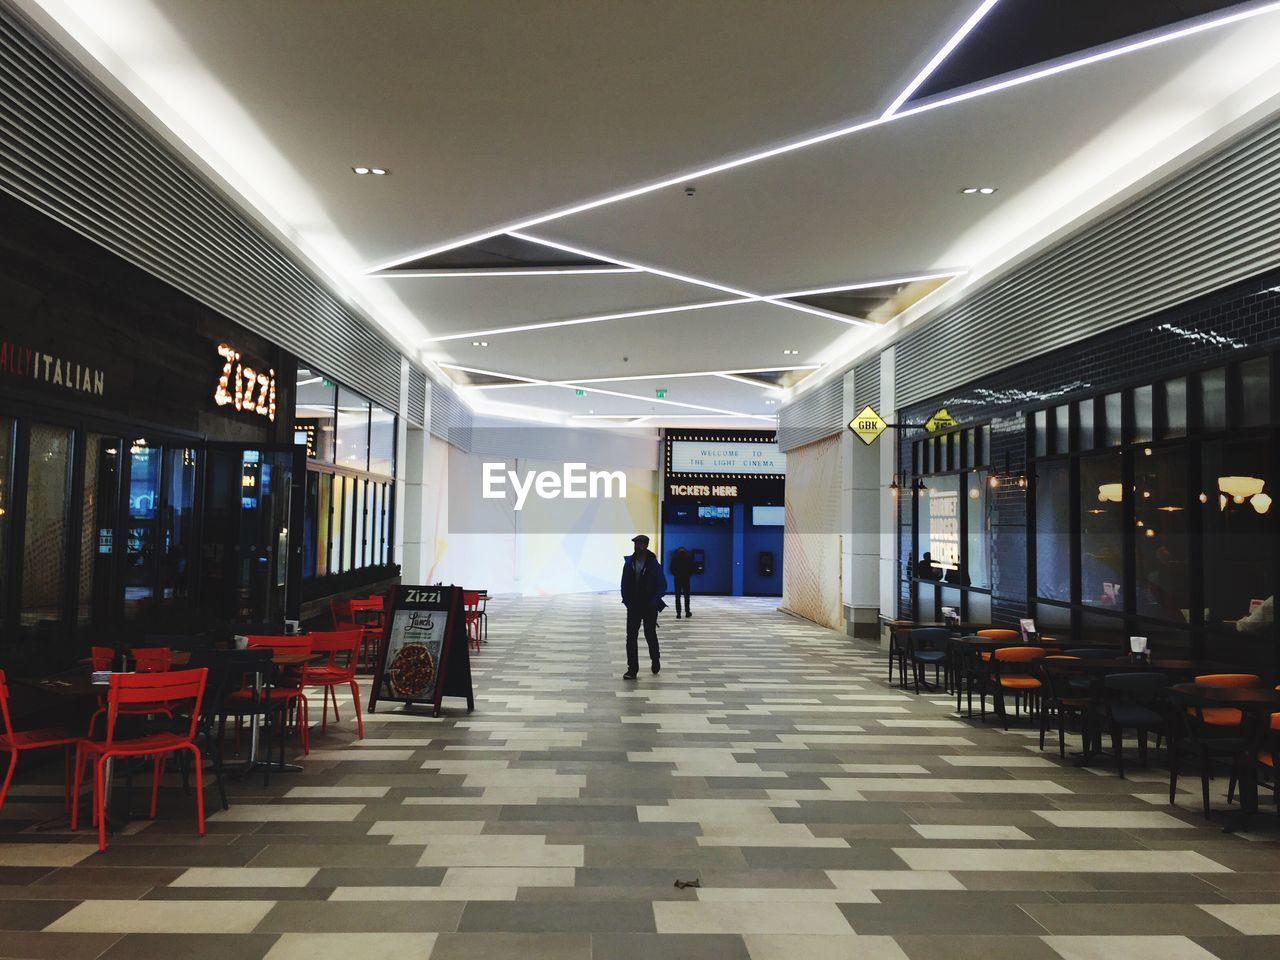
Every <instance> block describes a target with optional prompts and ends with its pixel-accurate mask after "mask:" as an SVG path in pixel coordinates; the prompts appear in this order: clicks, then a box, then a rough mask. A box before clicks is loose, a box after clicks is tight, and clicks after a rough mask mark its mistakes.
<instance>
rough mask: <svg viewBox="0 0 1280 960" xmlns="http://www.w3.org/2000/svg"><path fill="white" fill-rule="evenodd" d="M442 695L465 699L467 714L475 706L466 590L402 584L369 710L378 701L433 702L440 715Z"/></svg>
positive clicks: (390, 616)
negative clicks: (465, 604) (465, 602)
mask: <svg viewBox="0 0 1280 960" xmlns="http://www.w3.org/2000/svg"><path fill="white" fill-rule="evenodd" d="M444 697H465V698H466V701H467V712H468V713H470V712H471V711H472V710H474V709H475V692H474V690H473V689H472V686H471V650H470V648H469V647H468V646H467V629H466V612H465V610H464V609H463V605H462V588H461V587H454V586H449V587H445V586H431V587H427V586H407V585H405V584H400V585H399V586H397V587H396V588H395V592H394V593H393V594H392V598H391V609H390V610H389V611H388V614H387V618H386V627H385V631H384V633H383V635H382V639H381V641H380V642H379V644H378V657H377V665H376V669H375V671H374V677H373V686H372V688H371V689H370V691H369V712H370V713H374V712H376V710H377V704H378V702H379V701H386V702H390V703H403V704H407V705H409V706H415V705H425V704H430V705H431V715H432V716H433V717H438V716H440V702H441V700H442V699H443V698H444Z"/></svg>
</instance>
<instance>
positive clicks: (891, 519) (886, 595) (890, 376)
mask: <svg viewBox="0 0 1280 960" xmlns="http://www.w3.org/2000/svg"><path fill="white" fill-rule="evenodd" d="M894 362H895V357H894V348H893V347H889V348H888V349H887V350H885V351H884V352H883V353H881V354H880V407H879V410H880V415H881V416H882V417H884V418H885V419H886V420H888V421H889V422H890V423H892V422H895V421H896V420H897V413H896V408H897V404H898V400H897V395H896V391H895V388H894V382H895V381H894V370H895V366H894ZM897 433H898V431H896V430H886V431H885V432H884V435H883V436H882V437H881V438H880V440H879V442H878V444H877V446H878V447H879V448H880V449H879V450H878V451H877V453H878V454H879V457H880V463H879V470H880V476H879V486H880V496H879V503H880V523H879V534H880V536H879V541H880V543H879V551H878V552H879V556H880V604H879V606H880V612H881V613H882V614H883V615H884V616H886V617H889V618H896V617H897V615H898V569H899V563H898V560H899V558H898V501H897V498H896V497H894V495H893V492H892V491H891V490H890V489H889V484H890V483H891V482H892V480H893V476H894V473H895V472H896V471H897V469H898V436H897ZM881 642H882V643H887V638H886V637H885V636H881Z"/></svg>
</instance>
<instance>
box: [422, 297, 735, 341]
mask: <svg viewBox="0 0 1280 960" xmlns="http://www.w3.org/2000/svg"><path fill="white" fill-rule="evenodd" d="M754 302H755V301H754V300H752V299H751V298H749V297H735V298H734V299H732V300H709V301H707V302H706V303H689V304H684V305H682V306H679V307H653V308H652V309H649V310H629V311H627V312H626V313H605V314H601V315H600V316H596V317H579V318H577V319H576V320H546V321H543V322H541V323H523V324H520V325H519V326H516V327H495V328H494V329H492V330H472V331H470V332H468V333H450V334H446V335H445V336H441V337H431V338H430V339H429V340H427V341H426V342H427V343H443V342H444V341H446V340H466V339H467V338H469V337H496V336H498V335H499V334H503V333H528V332H529V331H530V330H549V329H550V328H552V327H574V326H578V325H580V324H584V323H606V322H608V321H610V320H631V319H633V318H634V317H655V316H658V315H659V314H663V313H681V312H683V311H685V310H706V309H707V308H708V307H728V306H732V305H733V304H737V303H754Z"/></svg>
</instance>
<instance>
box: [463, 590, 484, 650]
mask: <svg viewBox="0 0 1280 960" xmlns="http://www.w3.org/2000/svg"><path fill="white" fill-rule="evenodd" d="M462 609H463V613H464V614H465V617H466V627H467V638H468V639H469V640H470V641H471V647H472V649H473V650H476V651H477V652H478V651H479V650H480V616H481V613H482V611H481V609H480V591H479V590H463V591H462Z"/></svg>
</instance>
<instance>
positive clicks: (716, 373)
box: [468, 363, 822, 390]
mask: <svg viewBox="0 0 1280 960" xmlns="http://www.w3.org/2000/svg"><path fill="white" fill-rule="evenodd" d="M821 368H822V364H820V363H806V364H802V365H800V366H794V367H758V368H753V369H750V370H698V371H695V372H693V373H641V374H635V375H632V376H626V377H586V378H580V379H577V380H552V381H549V382H551V383H554V384H556V385H557V386H570V387H576V386H578V385H580V384H584V383H623V382H626V381H630V380H682V379H688V378H690V377H720V376H727V375H730V374H738V373H777V372H789V371H793V370H820V369H821ZM743 382H744V383H750V384H751V385H752V386H757V387H766V388H767V389H774V388H770V387H769V385H768V384H763V383H756V382H755V381H752V380H743ZM527 386H530V384H527V383H477V384H471V385H469V386H468V389H471V390H500V389H502V388H504V387H527Z"/></svg>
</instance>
